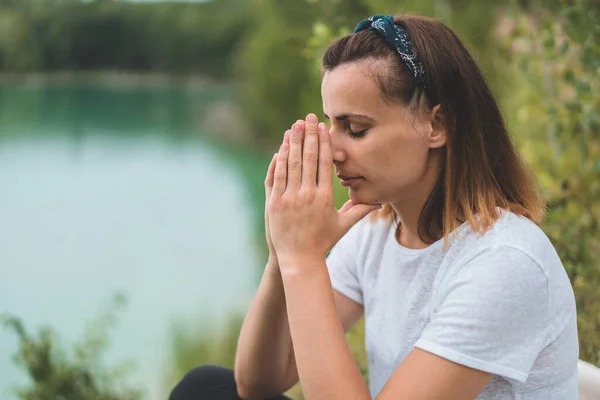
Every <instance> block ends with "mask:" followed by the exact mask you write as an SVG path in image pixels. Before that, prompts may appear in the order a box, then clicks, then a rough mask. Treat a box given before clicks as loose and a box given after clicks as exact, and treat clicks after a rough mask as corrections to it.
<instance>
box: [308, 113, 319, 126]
mask: <svg viewBox="0 0 600 400" xmlns="http://www.w3.org/2000/svg"><path fill="white" fill-rule="evenodd" d="M306 122H308V123H310V124H316V123H317V122H319V120H318V119H317V116H316V115H315V114H308V115H307V116H306Z"/></svg>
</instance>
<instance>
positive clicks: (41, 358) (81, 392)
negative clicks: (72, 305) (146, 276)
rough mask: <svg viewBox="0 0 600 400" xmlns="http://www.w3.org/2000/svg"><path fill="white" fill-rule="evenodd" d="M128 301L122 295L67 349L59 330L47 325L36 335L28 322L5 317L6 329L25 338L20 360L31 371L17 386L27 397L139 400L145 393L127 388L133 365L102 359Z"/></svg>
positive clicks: (24, 398) (2, 318) (41, 399)
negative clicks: (108, 363)
mask: <svg viewBox="0 0 600 400" xmlns="http://www.w3.org/2000/svg"><path fill="white" fill-rule="evenodd" d="M124 304H125V299H124V297H123V296H116V297H115V298H114V299H113V301H112V303H111V305H110V307H109V308H108V310H107V311H106V312H104V313H103V314H101V315H100V316H99V317H98V318H96V319H95V320H94V321H93V322H92V323H91V324H89V325H88V326H87V327H86V330H85V333H84V336H83V338H82V340H81V341H80V342H78V343H76V344H75V345H74V346H73V349H72V351H71V352H67V351H66V350H65V349H64V348H62V346H61V344H60V343H59V341H58V339H57V336H56V333H55V331H54V330H53V329H52V328H51V327H48V326H45V327H42V328H41V329H40V331H39V333H38V335H37V336H34V335H31V334H30V333H29V332H28V331H27V330H26V328H25V326H24V324H23V322H22V321H21V320H20V319H19V318H17V317H15V316H12V315H7V314H2V315H0V321H1V322H3V324H4V326H5V328H7V329H10V330H12V331H13V332H14V333H15V334H16V335H17V338H18V340H19V350H18V351H17V353H16V354H15V355H14V357H13V360H14V362H15V363H16V364H17V365H18V366H19V367H21V368H22V369H24V370H25V371H26V372H27V375H28V377H29V384H28V385H27V386H24V387H20V388H17V389H16V390H15V393H16V395H17V397H18V398H19V399H22V400H46V399H56V400H72V399H79V400H137V399H142V398H143V392H142V391H140V390H138V389H133V388H130V387H128V386H127V384H126V383H125V378H126V376H127V374H128V373H129V372H131V371H132V369H133V365H131V364H130V363H123V364H122V365H119V366H117V367H113V368H108V367H106V366H104V365H103V363H102V357H103V356H104V353H105V352H106V349H107V347H108V344H109V340H108V333H109V330H110V329H111V328H112V327H113V326H114V325H115V323H116V312H117V311H118V309H120V308H122V307H123V306H124Z"/></svg>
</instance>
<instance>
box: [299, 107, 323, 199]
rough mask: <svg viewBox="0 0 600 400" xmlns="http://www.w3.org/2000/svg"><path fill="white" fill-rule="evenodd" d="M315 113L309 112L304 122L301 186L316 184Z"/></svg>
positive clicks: (316, 144) (317, 148)
mask: <svg viewBox="0 0 600 400" xmlns="http://www.w3.org/2000/svg"><path fill="white" fill-rule="evenodd" d="M318 123H319V120H318V119H317V116H316V115H315V114H309V115H308V116H307V117H306V123H305V124H304V147H303V148H302V187H313V188H314V187H316V186H317V162H318V161H319V135H318V133H317V124H318Z"/></svg>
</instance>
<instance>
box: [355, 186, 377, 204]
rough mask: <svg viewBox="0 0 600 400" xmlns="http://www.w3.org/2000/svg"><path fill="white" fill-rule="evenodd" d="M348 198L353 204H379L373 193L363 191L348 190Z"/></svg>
mask: <svg viewBox="0 0 600 400" xmlns="http://www.w3.org/2000/svg"><path fill="white" fill-rule="evenodd" d="M348 197H350V200H352V202H353V203H354V204H381V203H380V202H379V201H378V200H377V196H375V195H374V193H372V192H371V193H370V192H368V191H364V190H356V189H353V188H350V189H348Z"/></svg>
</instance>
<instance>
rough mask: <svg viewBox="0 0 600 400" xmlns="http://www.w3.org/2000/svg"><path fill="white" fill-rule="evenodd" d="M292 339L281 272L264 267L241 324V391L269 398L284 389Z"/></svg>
mask: <svg viewBox="0 0 600 400" xmlns="http://www.w3.org/2000/svg"><path fill="white" fill-rule="evenodd" d="M290 350H291V338H290V330H289V324H288V319H287V311H286V303H285V294H284V290H283V284H282V280H281V273H280V272H279V268H278V266H276V265H267V267H266V268H265V272H264V273H263V277H262V279H261V282H260V285H259V287H258V291H257V293H256V296H255V298H254V300H253V302H252V304H251V306H250V309H249V311H248V314H247V315H246V318H245V320H244V323H243V325H242V329H241V332H240V337H239V340H238V346H237V353H236V359H235V377H236V381H237V383H238V386H240V385H241V386H243V388H242V391H244V392H247V393H252V394H253V395H256V396H257V397H262V396H264V397H268V396H273V395H276V394H280V393H281V392H282V391H284V390H286V389H287V388H286V387H285V386H286V382H285V381H286V375H287V372H288V371H287V369H288V365H289V362H290Z"/></svg>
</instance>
